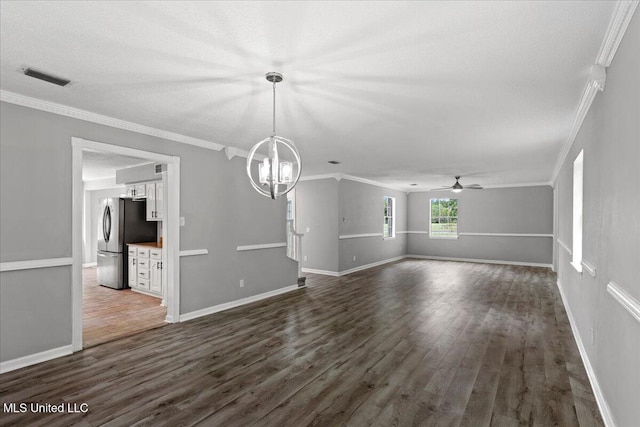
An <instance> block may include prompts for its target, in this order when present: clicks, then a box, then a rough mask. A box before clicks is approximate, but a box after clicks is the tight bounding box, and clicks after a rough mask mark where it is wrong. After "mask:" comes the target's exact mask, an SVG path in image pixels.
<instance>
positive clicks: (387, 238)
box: [382, 236, 396, 240]
mask: <svg viewBox="0 0 640 427" xmlns="http://www.w3.org/2000/svg"><path fill="white" fill-rule="evenodd" d="M395 238H396V236H389V237H383V238H382V240H393V239H395Z"/></svg>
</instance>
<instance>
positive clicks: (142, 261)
mask: <svg viewBox="0 0 640 427" xmlns="http://www.w3.org/2000/svg"><path fill="white" fill-rule="evenodd" d="M138 268H149V260H148V259H146V258H139V259H138Z"/></svg>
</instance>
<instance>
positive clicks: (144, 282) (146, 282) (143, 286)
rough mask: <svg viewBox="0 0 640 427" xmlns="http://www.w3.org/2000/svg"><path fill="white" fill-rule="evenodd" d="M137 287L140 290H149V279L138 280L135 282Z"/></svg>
mask: <svg viewBox="0 0 640 427" xmlns="http://www.w3.org/2000/svg"><path fill="white" fill-rule="evenodd" d="M136 284H137V285H138V286H137V287H138V288H140V289H147V290H148V289H149V279H140V278H138V280H137V281H136Z"/></svg>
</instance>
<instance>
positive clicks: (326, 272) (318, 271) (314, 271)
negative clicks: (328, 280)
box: [300, 267, 340, 277]
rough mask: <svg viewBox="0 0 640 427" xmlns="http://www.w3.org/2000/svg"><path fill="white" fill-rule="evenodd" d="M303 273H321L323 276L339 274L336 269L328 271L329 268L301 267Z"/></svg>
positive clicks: (336, 275)
mask: <svg viewBox="0 0 640 427" xmlns="http://www.w3.org/2000/svg"><path fill="white" fill-rule="evenodd" d="M300 270H301V271H302V272H303V273H312V274H322V275H324V276H334V277H338V276H339V275H340V273H338V272H337V271H329V270H317V269H315V268H305V267H302V268H301V269H300Z"/></svg>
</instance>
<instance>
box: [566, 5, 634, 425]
mask: <svg viewBox="0 0 640 427" xmlns="http://www.w3.org/2000/svg"><path fill="white" fill-rule="evenodd" d="M639 51H640V16H639V14H638V13H637V12H636V13H635V16H634V17H633V18H632V20H631V23H630V25H629V27H628V29H627V32H626V34H625V36H624V39H623V40H622V43H621V44H620V47H619V49H618V52H617V53H616V56H615V58H614V60H613V63H612V64H611V67H609V69H608V70H607V82H606V89H605V91H604V92H603V93H599V94H598V95H597V96H596V98H595V101H594V103H593V105H592V106H591V109H590V111H589V113H588V114H587V117H586V118H585V121H584V124H583V125H582V128H581V129H580V132H579V133H578V136H577V138H576V140H575V142H574V144H573V146H572V148H571V150H570V152H569V155H568V156H567V158H566V160H565V162H564V165H563V167H562V169H561V172H560V174H559V176H558V178H557V181H556V191H557V192H558V214H559V218H558V233H559V238H560V240H562V241H563V242H564V243H566V244H567V245H568V246H569V247H571V246H572V232H573V230H572V209H573V207H572V201H573V195H572V187H573V161H574V160H575V158H576V156H577V155H578V153H579V152H580V150H582V149H584V219H583V259H584V260H585V261H588V262H589V263H591V264H592V265H594V266H595V267H596V270H597V277H595V278H593V277H591V276H590V275H589V274H588V273H587V272H583V273H582V274H580V273H578V272H577V271H576V270H575V269H574V268H573V267H572V266H571V265H570V264H569V262H570V261H571V258H570V256H569V254H568V253H567V252H566V251H565V250H563V249H558V250H559V262H558V278H559V282H560V286H561V289H562V291H563V293H564V295H565V297H566V300H567V305H568V308H569V310H570V311H571V313H572V314H573V317H574V319H575V322H576V326H577V329H578V333H579V336H580V339H581V341H582V343H583V344H584V346H585V349H586V352H587V355H588V358H589V360H590V362H591V365H592V367H593V370H594V372H595V375H596V377H597V380H598V383H599V385H600V388H601V390H602V392H603V394H604V398H605V400H606V401H607V403H608V406H609V408H610V410H611V413H612V415H613V417H614V421H615V424H616V425H618V426H632V425H637V424H638V420H639V419H640V406H639V405H638V390H639V388H640V362H639V360H640V359H639V358H638V357H639V356H638V355H639V354H640V323H638V321H636V320H635V319H634V318H633V317H632V316H631V314H629V313H628V312H627V311H625V310H624V308H623V307H622V306H621V305H620V304H619V303H618V302H617V301H616V300H614V299H613V298H612V297H611V295H609V294H608V293H607V290H606V287H607V284H608V282H609V281H613V282H615V283H617V284H618V285H619V286H620V287H621V288H623V289H624V290H625V291H626V292H628V293H629V294H631V295H632V296H633V297H634V298H635V299H636V300H640V280H639V278H640V262H639V261H640V220H639V219H638V218H640V213H639V212H640V173H639V171H640V124H639V123H640V120H639V111H640V84H639V79H638V76H640V55H638V52H639ZM592 331H593V335H592ZM592 336H593V341H592Z"/></svg>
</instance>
